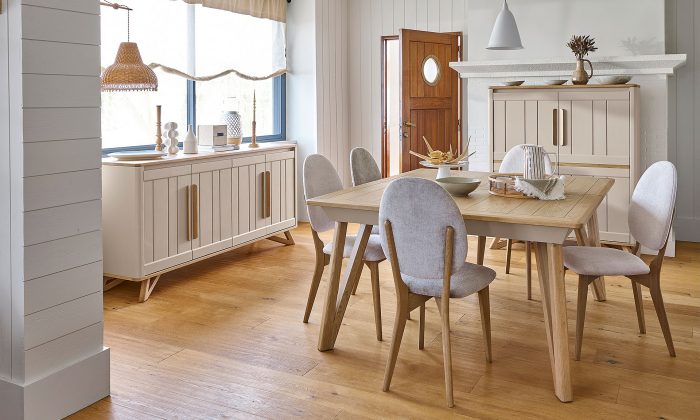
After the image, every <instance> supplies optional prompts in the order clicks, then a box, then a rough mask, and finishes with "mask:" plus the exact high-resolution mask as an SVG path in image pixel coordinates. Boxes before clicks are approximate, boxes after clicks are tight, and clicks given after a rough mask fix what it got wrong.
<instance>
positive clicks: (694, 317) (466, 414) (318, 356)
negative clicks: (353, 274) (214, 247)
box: [72, 225, 700, 419]
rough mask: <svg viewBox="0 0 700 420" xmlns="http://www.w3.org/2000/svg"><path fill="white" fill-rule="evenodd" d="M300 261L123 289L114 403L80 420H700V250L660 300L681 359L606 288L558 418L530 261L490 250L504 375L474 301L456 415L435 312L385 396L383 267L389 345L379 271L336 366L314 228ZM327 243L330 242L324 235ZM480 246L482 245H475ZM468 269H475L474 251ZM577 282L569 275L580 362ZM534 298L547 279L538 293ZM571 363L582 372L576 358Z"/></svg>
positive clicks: (623, 293) (617, 284) (303, 239)
mask: <svg viewBox="0 0 700 420" xmlns="http://www.w3.org/2000/svg"><path fill="white" fill-rule="evenodd" d="M294 239H295V241H296V245H294V246H281V245H279V244H276V243H273V242H270V241H262V242H259V243H256V244H253V245H250V246H247V247H244V248H241V249H238V250H235V251H233V252H230V253H227V254H223V255H220V256H217V257H214V258H212V259H210V260H207V261H204V262H200V263H197V264H194V265H191V266H188V267H185V268H182V269H180V270H178V271H176V272H173V273H168V274H166V275H164V276H163V277H162V279H161V280H160V283H159V284H158V286H157V287H156V289H155V291H154V292H153V294H152V295H151V298H150V299H149V300H148V301H147V302H145V303H137V299H138V285H136V284H133V283H128V282H125V283H124V284H122V285H119V286H118V287H115V288H114V289H112V290H110V291H108V292H106V293H105V296H104V308H105V345H107V346H109V347H111V355H112V362H111V363H112V365H111V367H112V395H111V396H110V397H109V398H105V399H103V400H101V401H99V402H97V403H95V404H93V405H92V406H90V407H88V408H86V409H84V410H82V411H80V412H79V413H76V414H74V415H73V416H72V418H75V419H102V418H111V419H172V418H188V419H189V418H216V417H232V418H256V417H260V418H275V419H279V418H290V417H305V418H336V419H344V418H376V417H412V418H444V417H460V418H591V417H593V418H603V417H605V418H662V417H663V418H669V419H670V418H697V416H698V413H700V398H698V396H700V281H699V280H700V258H699V257H698V256H699V255H700V244H691V243H679V244H678V246H677V253H678V255H677V257H676V258H673V259H667V260H666V261H665V262H664V267H663V270H662V282H661V284H662V289H663V292H664V299H665V301H666V309H667V311H668V317H669V320H670V324H671V331H672V333H673V338H674V342H675V345H676V351H677V353H678V357H677V358H670V357H669V356H668V353H667V351H666V346H665V344H664V340H663V336H662V334H661V329H660V328H659V324H658V321H657V319H656V314H655V312H654V308H653V305H652V302H651V299H650V296H649V294H648V292H646V291H644V293H643V294H644V309H645V315H646V321H647V334H646V335H640V334H639V333H638V331H637V321H636V315H635V310H634V299H633V297H632V289H631V285H630V282H629V281H628V280H627V279H625V278H620V277H607V278H606V280H607V285H608V287H607V289H608V293H607V297H608V300H607V301H605V302H596V301H595V300H594V299H589V303H588V311H587V318H586V328H585V331H584V341H583V350H582V355H581V361H579V362H574V361H573V360H572V376H573V387H574V395H575V401H574V402H573V403H570V404H562V403H560V402H558V400H557V399H556V397H555V396H554V394H553V392H552V377H551V370H550V365H549V359H548V353H547V345H546V342H545V333H544V324H543V317H542V308H541V305H540V302H539V287H538V286H537V284H533V298H534V299H535V300H534V301H528V300H527V299H526V289H525V273H524V267H525V258H524V252H523V250H522V247H520V246H518V245H516V246H515V247H514V248H515V249H514V251H513V262H512V273H511V274H508V275H506V274H504V263H505V254H506V252H505V250H490V249H487V250H486V260H485V264H486V265H488V266H491V267H493V268H494V269H495V270H496V272H497V273H498V277H497V279H496V281H495V282H494V283H493V284H492V286H491V324H492V334H493V357H494V361H493V364H488V363H486V361H485V358H484V350H483V342H482V337H481V326H480V321H479V307H478V301H477V299H476V296H473V297H469V298H467V299H464V300H454V301H453V302H451V303H450V310H451V314H450V318H451V319H452V320H453V323H452V327H453V339H452V348H453V370H454V385H455V404H456V406H455V408H454V409H448V408H447V407H446V405H445V399H444V382H443V370H442V351H441V340H440V318H439V315H438V312H437V308H436V306H435V304H434V303H433V302H428V306H427V310H426V320H427V323H426V331H425V350H422V351H421V350H418V325H417V321H416V320H417V318H418V316H417V314H416V316H414V317H413V318H414V320H413V321H409V322H408V325H407V327H406V332H405V333H404V339H403V343H402V347H401V352H400V353H399V358H398V362H397V365H396V370H395V373H394V379H393V381H392V386H391V391H390V392H388V393H384V392H382V391H381V384H382V377H383V374H384V364H385V362H386V358H387V355H388V350H389V343H390V340H391V332H392V327H393V321H394V306H395V297H394V286H393V281H392V278H391V273H390V267H389V264H388V263H382V264H380V283H381V292H382V320H383V329H384V341H383V342H378V341H376V338H375V332H374V316H373V311H372V295H371V286H370V281H369V270H364V271H363V273H362V279H361V281H360V286H359V288H358V292H357V295H356V296H353V297H352V298H351V299H350V304H349V306H348V309H347V312H346V315H345V318H344V320H343V324H344V325H343V327H342V329H341V331H340V334H339V336H338V340H337V342H336V347H335V350H333V351H331V352H326V353H321V352H319V351H317V350H316V345H317V340H318V330H319V323H320V318H321V311H322V303H323V300H324V299H325V293H326V289H325V287H326V284H327V283H326V282H327V278H328V273H325V274H324V280H323V281H322V283H321V287H320V288H319V294H318V298H317V301H316V305H315V307H314V310H313V313H312V315H311V318H310V322H309V324H303V323H302V322H301V320H302V317H303V315H304V306H305V303H306V295H307V292H308V287H309V282H310V280H311V274H312V271H313V258H314V252H313V243H312V239H311V235H310V231H309V227H308V225H302V226H301V227H300V228H298V229H296V230H295V231H294ZM324 239H325V240H328V239H329V236H327V235H324ZM472 239H473V240H472ZM470 248H471V249H470V253H469V258H468V259H469V261H472V262H474V260H475V258H476V240H475V238H470ZM576 281H577V278H576V276H575V275H574V274H571V273H569V274H567V276H566V288H567V305H568V315H569V335H570V340H571V349H572V351H573V339H574V335H573V332H574V316H575V309H576V308H575V303H576V284H577V283H576ZM535 282H536V274H535V275H534V276H533V283H535ZM572 359H573V358H572Z"/></svg>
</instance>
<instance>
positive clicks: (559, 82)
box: [544, 80, 568, 86]
mask: <svg viewBox="0 0 700 420" xmlns="http://www.w3.org/2000/svg"><path fill="white" fill-rule="evenodd" d="M566 82H568V80H545V81H544V84H545V85H547V86H558V85H563V84H564V83H566Z"/></svg>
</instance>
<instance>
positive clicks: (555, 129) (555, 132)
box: [552, 108, 559, 146]
mask: <svg viewBox="0 0 700 420" xmlns="http://www.w3.org/2000/svg"><path fill="white" fill-rule="evenodd" d="M558 122H559V115H558V109H557V108H554V109H553V110H552V146H556V145H557V143H558V142H557V136H558V135H559V127H558V125H559V124H558Z"/></svg>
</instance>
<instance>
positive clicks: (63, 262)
mask: <svg viewBox="0 0 700 420" xmlns="http://www.w3.org/2000/svg"><path fill="white" fill-rule="evenodd" d="M24 259H25V266H24V276H25V280H32V279H34V278H37V277H41V276H47V275H49V274H54V273H58V272H61V271H64V270H69V269H71V268H74V267H79V266H82V265H85V264H90V263H93V262H96V261H100V260H102V235H101V232H100V231H95V232H88V233H83V234H81V235H75V236H70V237H68V238H63V239H57V240H55V241H49V242H42V243H40V244H36V245H29V246H27V247H26V248H25V251H24Z"/></svg>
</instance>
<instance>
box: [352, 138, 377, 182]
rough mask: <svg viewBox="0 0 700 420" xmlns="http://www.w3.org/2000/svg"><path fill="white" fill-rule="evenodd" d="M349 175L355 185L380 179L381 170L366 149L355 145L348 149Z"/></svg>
mask: <svg viewBox="0 0 700 420" xmlns="http://www.w3.org/2000/svg"><path fill="white" fill-rule="evenodd" d="M350 175H351V176H352V185H353V186H356V185H362V184H366V183H368V182H372V181H376V180H378V179H381V177H382V171H380V170H379V166H377V162H376V161H375V160H374V158H373V157H372V154H371V153H370V152H369V151H367V149H364V148H362V147H356V148H354V149H352V150H351V151H350Z"/></svg>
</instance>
